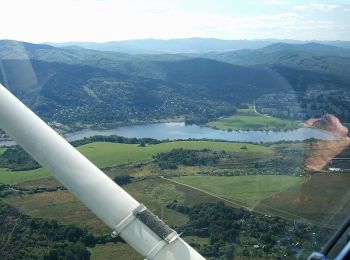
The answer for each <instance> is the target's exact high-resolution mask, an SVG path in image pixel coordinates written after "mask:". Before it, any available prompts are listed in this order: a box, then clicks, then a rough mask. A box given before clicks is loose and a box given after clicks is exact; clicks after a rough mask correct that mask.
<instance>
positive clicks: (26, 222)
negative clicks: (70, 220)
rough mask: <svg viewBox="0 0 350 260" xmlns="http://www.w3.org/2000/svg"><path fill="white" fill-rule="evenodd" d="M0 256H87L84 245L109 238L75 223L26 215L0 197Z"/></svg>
mask: <svg viewBox="0 0 350 260" xmlns="http://www.w3.org/2000/svg"><path fill="white" fill-rule="evenodd" d="M0 218H1V222H0V233H1V234H2V236H1V237H0V247H1V250H0V259H49V260H55V259H67V260H68V259H76V260H85V259H90V252H89V251H88V250H87V246H88V247H94V246H95V244H96V243H106V242H108V241H113V240H112V238H110V237H109V236H99V237H96V236H94V235H93V234H91V233H90V232H88V231H87V230H85V229H82V228H80V227H78V226H76V225H61V224H59V223H58V222H57V221H55V220H46V219H38V218H31V217H28V216H26V215H24V214H22V213H21V212H19V211H18V210H17V209H15V208H13V207H12V206H10V205H8V204H6V203H5V202H2V201H1V200H0Z"/></svg>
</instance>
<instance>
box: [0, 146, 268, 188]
mask: <svg viewBox="0 0 350 260" xmlns="http://www.w3.org/2000/svg"><path fill="white" fill-rule="evenodd" d="M242 146H245V147H246V148H247V149H244V150H242V149H241V147H242ZM175 148H184V149H203V148H209V149H212V150H217V151H222V150H225V151H228V152H239V151H240V152H244V153H249V152H254V153H264V154H266V153H269V154H270V153H272V149H271V148H268V147H265V146H261V145H254V144H244V143H232V142H214V141H176V142H166V143H160V144H155V145H146V147H140V146H139V145H137V144H119V143H108V142H95V143H90V144H86V145H82V146H79V147H78V148H77V149H78V151H80V152H81V153H82V154H83V155H85V156H86V157H87V158H88V159H89V160H90V161H92V162H93V163H94V164H95V165H96V166H97V167H99V168H106V167H113V166H117V165H121V164H125V163H129V162H130V163H131V162H137V161H145V160H150V159H152V156H153V155H156V154H157V153H160V152H167V151H170V150H172V149H175ZM48 176H50V173H49V172H48V171H47V170H45V169H42V168H41V169H36V170H31V171H10V170H8V169H4V168H0V183H5V184H15V183H20V182H24V181H29V180H36V179H41V178H46V177H48Z"/></svg>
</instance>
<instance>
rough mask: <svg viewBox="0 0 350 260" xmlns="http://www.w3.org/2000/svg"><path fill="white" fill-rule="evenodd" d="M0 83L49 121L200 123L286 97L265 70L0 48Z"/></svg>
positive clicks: (15, 45)
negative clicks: (272, 96) (267, 98)
mask: <svg viewBox="0 0 350 260" xmlns="http://www.w3.org/2000/svg"><path fill="white" fill-rule="evenodd" d="M0 58H1V71H2V73H1V74H0V77H1V82H2V83H3V84H4V85H6V86H7V87H8V88H9V89H10V90H11V91H13V92H14V93H15V94H16V95H17V96H19V97H20V98H21V99H22V100H24V101H25V102H26V103H27V104H28V105H29V106H30V107H31V108H32V109H34V111H36V112H38V113H39V114H40V115H41V116H43V117H44V118H45V119H47V120H57V121H59V122H62V123H71V122H84V123H94V122H115V121H126V120H132V119H136V120H151V119H160V118H169V117H174V116H185V117H190V118H197V119H198V120H202V119H203V120H206V119H208V118H215V117H219V116H222V115H227V114H231V113H232V112H233V111H234V109H235V107H236V106H237V105H239V104H240V103H244V102H248V101H251V100H252V99H254V98H256V97H259V96H260V95H262V94H265V93H271V92H276V91H284V89H285V88H287V87H288V83H287V82H285V81H284V80H283V79H281V77H279V76H278V74H276V73H275V72H273V71H272V70H270V69H266V68H264V69H261V68H249V67H242V66H236V65H232V64H228V63H223V62H219V61H215V60H210V59H203V58H186V57H182V56H173V55H162V56H132V55H127V54H119V53H113V52H98V51H90V50H85V49H80V48H78V49H74V48H73V49H60V48H55V47H52V46H49V45H35V44H30V43H19V42H14V41H1V42H0Z"/></svg>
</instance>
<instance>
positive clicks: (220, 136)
mask: <svg viewBox="0 0 350 260" xmlns="http://www.w3.org/2000/svg"><path fill="white" fill-rule="evenodd" d="M94 135H104V136H109V135H119V136H124V137H130V138H133V137H136V138H146V137H149V138H154V139H158V140H166V139H168V140H175V139H215V140H226V141H239V142H255V143H260V142H264V143H265V142H278V141H303V140H306V139H310V138H315V139H322V140H331V139H334V137H333V136H331V135H329V134H327V133H325V132H322V131H320V130H317V129H314V128H299V129H296V130H289V131H232V132H228V131H223V130H218V129H213V128H208V127H201V126H198V125H186V124H185V123H159V124H144V125H133V126H123V127H117V128H113V129H105V130H92V129H85V130H81V131H77V132H73V133H68V134H66V135H65V136H64V137H65V138H66V139H67V140H68V141H75V140H81V139H84V138H85V137H91V136H94ZM13 144H14V142H11V141H4V142H0V146H3V145H13Z"/></svg>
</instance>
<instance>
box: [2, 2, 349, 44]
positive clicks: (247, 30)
mask: <svg viewBox="0 0 350 260" xmlns="http://www.w3.org/2000/svg"><path fill="white" fill-rule="evenodd" d="M0 6H1V16H0V39H13V40H21V41H28V42H34V43H39V42H68V41H91V42H107V41H117V40H128V39H148V38H155V39H174V38H189V37H203V38H219V39H295V40H350V1H349V0H333V1H322V0H319V1H308V0H58V1H56V0H30V1H28V0H0Z"/></svg>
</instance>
